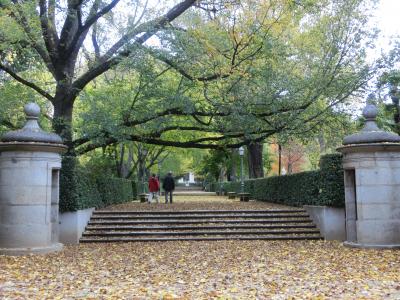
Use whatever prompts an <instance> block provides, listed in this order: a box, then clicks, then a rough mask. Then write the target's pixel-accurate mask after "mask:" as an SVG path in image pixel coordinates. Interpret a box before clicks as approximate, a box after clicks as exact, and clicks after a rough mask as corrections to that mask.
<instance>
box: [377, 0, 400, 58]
mask: <svg viewBox="0 0 400 300" xmlns="http://www.w3.org/2000/svg"><path fill="white" fill-rule="evenodd" d="M374 23H375V24H376V25H377V26H378V28H379V29H380V30H381V33H380V34H379V38H378V41H377V51H378V50H380V49H384V50H388V49H389V48H390V42H391V41H393V36H396V35H400V0H380V2H379V4H378V9H377V10H376V12H375V17H374V18H373V19H372V20H371V24H374Z"/></svg>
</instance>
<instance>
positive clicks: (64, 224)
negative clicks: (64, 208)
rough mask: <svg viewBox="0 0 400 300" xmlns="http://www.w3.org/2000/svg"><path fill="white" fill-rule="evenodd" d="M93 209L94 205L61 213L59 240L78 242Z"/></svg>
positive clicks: (70, 242) (64, 242)
mask: <svg viewBox="0 0 400 300" xmlns="http://www.w3.org/2000/svg"><path fill="white" fill-rule="evenodd" d="M93 211H94V207H93V208H87V209H83V210H78V211H74V212H64V213H61V214H60V242H61V243H63V244H78V243H79V239H80V238H81V236H82V233H83V231H84V230H85V227H86V225H87V223H88V222H89V220H90V217H91V216H92V213H93Z"/></svg>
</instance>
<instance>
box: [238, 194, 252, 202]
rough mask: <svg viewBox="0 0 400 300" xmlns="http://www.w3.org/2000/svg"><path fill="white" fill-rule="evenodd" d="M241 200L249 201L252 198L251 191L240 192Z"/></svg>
mask: <svg viewBox="0 0 400 300" xmlns="http://www.w3.org/2000/svg"><path fill="white" fill-rule="evenodd" d="M238 196H239V198H240V201H245V202H247V201H249V200H250V193H238Z"/></svg>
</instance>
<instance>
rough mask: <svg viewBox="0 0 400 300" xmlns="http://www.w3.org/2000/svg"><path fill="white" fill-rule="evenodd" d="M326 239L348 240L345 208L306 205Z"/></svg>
mask: <svg viewBox="0 0 400 300" xmlns="http://www.w3.org/2000/svg"><path fill="white" fill-rule="evenodd" d="M304 209H305V210H306V211H307V213H308V214H309V215H310V218H311V219H312V220H313V222H314V223H315V225H317V227H318V229H319V230H320V232H321V235H322V236H323V237H324V238H325V240H328V241H331V240H337V241H345V240H346V219H345V213H344V208H336V207H329V206H317V205H304Z"/></svg>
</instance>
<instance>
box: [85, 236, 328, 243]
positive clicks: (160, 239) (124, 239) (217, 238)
mask: <svg viewBox="0 0 400 300" xmlns="http://www.w3.org/2000/svg"><path fill="white" fill-rule="evenodd" d="M322 239H323V237H322V236H320V235H309V236H306V235H287V236H278V235H264V236H262V235H258V236H228V237H227V236H213V237H210V236H197V237H193V236H182V237H151V238H144V237H142V238H136V237H107V238H93V237H83V238H81V240H80V242H81V243H116V242H168V241H222V240H271V241H274V240H322Z"/></svg>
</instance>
